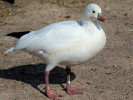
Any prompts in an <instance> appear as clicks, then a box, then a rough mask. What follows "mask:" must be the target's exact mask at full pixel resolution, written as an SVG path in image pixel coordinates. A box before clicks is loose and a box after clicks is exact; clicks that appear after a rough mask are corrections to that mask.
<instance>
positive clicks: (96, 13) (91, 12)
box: [82, 3, 105, 23]
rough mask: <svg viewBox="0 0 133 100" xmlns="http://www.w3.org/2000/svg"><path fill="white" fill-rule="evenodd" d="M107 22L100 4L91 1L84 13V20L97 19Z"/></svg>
mask: <svg viewBox="0 0 133 100" xmlns="http://www.w3.org/2000/svg"><path fill="white" fill-rule="evenodd" d="M97 20H100V21H102V22H105V18H104V17H103V15H102V10H101V8H100V6H99V5H97V4H95V3H91V4H89V5H87V6H86V8H85V9H84V12H83V15H82V22H83V23H84V22H88V21H92V22H94V21H97Z"/></svg>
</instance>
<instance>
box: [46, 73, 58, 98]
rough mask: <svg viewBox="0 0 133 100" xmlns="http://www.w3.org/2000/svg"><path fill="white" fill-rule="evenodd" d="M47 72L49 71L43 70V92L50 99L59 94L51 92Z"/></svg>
mask: <svg viewBox="0 0 133 100" xmlns="http://www.w3.org/2000/svg"><path fill="white" fill-rule="evenodd" d="M49 74H50V72H48V71H45V92H46V94H47V96H48V97H49V98H50V99H55V98H57V97H59V95H58V94H56V93H52V92H51V91H50V89H49Z"/></svg>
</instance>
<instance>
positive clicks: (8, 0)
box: [3, 0, 14, 4]
mask: <svg viewBox="0 0 133 100" xmlns="http://www.w3.org/2000/svg"><path fill="white" fill-rule="evenodd" d="M3 1H6V2H9V3H11V4H13V3H14V0H3Z"/></svg>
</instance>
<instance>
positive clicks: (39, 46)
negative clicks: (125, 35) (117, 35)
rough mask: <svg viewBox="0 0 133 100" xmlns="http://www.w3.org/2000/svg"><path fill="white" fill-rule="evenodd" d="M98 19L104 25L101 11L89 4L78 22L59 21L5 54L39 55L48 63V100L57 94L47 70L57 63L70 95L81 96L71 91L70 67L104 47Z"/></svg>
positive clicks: (33, 34) (35, 33)
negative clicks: (23, 52) (21, 51)
mask: <svg viewBox="0 0 133 100" xmlns="http://www.w3.org/2000/svg"><path fill="white" fill-rule="evenodd" d="M97 20H100V21H102V22H105V19H104V17H103V16H102V11H101V8H100V7H99V6H98V5H97V4H95V3H91V4H89V5H87V6H86V8H85V9H84V12H83V15H82V22H80V21H62V22H57V23H54V24H51V25H48V26H46V27H44V28H42V29H39V30H36V31H32V32H29V33H28V34H25V35H23V36H22V37H21V38H20V39H19V40H18V42H17V44H16V45H15V46H14V47H12V48H10V49H9V50H7V51H5V53H8V52H11V51H15V50H24V51H26V52H28V53H30V54H32V55H36V56H39V57H40V58H42V59H43V60H44V62H45V63H46V64H47V67H46V70H45V82H46V83H45V92H46V94H47V96H48V97H49V98H51V99H55V98H57V97H58V96H59V95H58V94H56V93H52V92H51V91H50V89H49V74H50V71H51V70H52V69H53V68H54V67H55V66H56V65H59V64H63V65H65V66H66V72H67V86H66V90H67V92H68V93H69V94H82V89H79V88H71V86H70V73H71V66H72V65H76V64H81V63H83V62H86V61H88V60H89V59H91V58H92V57H94V56H95V55H96V54H97V53H99V52H100V51H101V50H102V49H103V48H104V46H105V44H106V36H105V33H104V31H103V29H102V28H101V27H100V25H99V24H98V22H97Z"/></svg>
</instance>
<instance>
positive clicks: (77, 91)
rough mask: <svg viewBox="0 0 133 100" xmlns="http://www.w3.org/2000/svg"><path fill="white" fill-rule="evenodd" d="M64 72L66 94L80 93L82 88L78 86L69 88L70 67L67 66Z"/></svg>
mask: <svg viewBox="0 0 133 100" xmlns="http://www.w3.org/2000/svg"><path fill="white" fill-rule="evenodd" d="M66 72H67V86H66V89H67V93H68V94H72V95H75V94H82V93H83V91H82V89H80V88H71V85H70V73H71V69H69V68H67V69H66Z"/></svg>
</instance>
